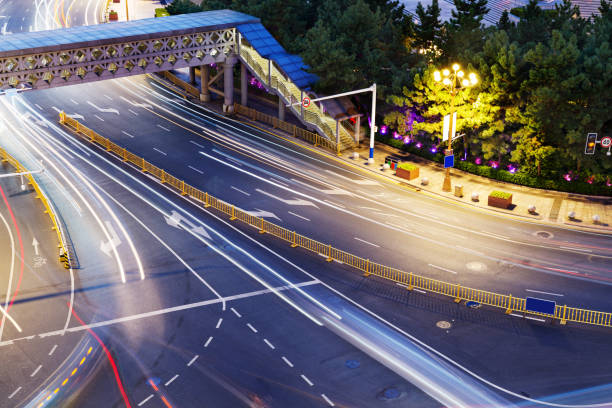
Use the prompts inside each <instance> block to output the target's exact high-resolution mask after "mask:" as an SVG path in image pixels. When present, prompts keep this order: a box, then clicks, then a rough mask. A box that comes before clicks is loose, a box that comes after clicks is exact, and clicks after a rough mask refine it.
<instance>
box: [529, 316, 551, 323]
mask: <svg viewBox="0 0 612 408" xmlns="http://www.w3.org/2000/svg"><path fill="white" fill-rule="evenodd" d="M525 319H529V320H535V321H537V322H545V321H546V320H544V319H540V318H537V317H531V316H525Z"/></svg>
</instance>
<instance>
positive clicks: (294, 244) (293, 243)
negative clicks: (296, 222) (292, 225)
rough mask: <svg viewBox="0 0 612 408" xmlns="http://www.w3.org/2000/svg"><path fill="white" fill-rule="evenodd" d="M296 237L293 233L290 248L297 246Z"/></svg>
mask: <svg viewBox="0 0 612 408" xmlns="http://www.w3.org/2000/svg"><path fill="white" fill-rule="evenodd" d="M296 235H297V233H296V232H295V231H293V242H292V243H291V248H295V247H297V246H298V244H297V240H296Z"/></svg>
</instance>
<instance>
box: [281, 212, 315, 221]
mask: <svg viewBox="0 0 612 408" xmlns="http://www.w3.org/2000/svg"><path fill="white" fill-rule="evenodd" d="M287 212H288V213H289V214H291V215H293V216H295V217H298V218H301V219H303V220H306V221H310V218H306V217H304V216H302V215H299V214H296V213H294V212H291V211H287Z"/></svg>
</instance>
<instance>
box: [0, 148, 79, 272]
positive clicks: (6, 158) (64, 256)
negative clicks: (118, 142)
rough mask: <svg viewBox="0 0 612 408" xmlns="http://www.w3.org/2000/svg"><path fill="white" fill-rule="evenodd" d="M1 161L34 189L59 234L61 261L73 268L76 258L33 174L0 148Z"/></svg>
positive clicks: (65, 265) (53, 228)
mask: <svg viewBox="0 0 612 408" xmlns="http://www.w3.org/2000/svg"><path fill="white" fill-rule="evenodd" d="M0 159H1V160H2V162H3V163H9V164H10V165H11V166H13V168H14V169H15V170H16V171H17V172H18V173H22V174H23V176H24V177H25V178H26V179H27V180H28V184H30V185H31V186H32V188H34V191H35V192H36V198H38V199H40V201H41V202H42V204H43V207H44V208H45V214H47V215H48V216H49V219H51V224H52V225H53V227H52V230H53V231H55V233H56V234H57V242H58V249H59V261H60V262H61V263H62V264H63V265H64V267H65V268H66V269H69V268H71V267H72V266H73V262H74V256H72V255H71V251H69V250H68V245H66V243H65V241H64V239H63V237H62V231H61V229H60V227H59V222H58V218H57V217H56V215H55V212H54V211H53V207H52V206H51V204H50V203H49V200H48V199H47V196H46V195H45V194H44V193H43V192H42V190H41V189H40V186H39V185H38V183H37V182H36V180H35V179H34V177H33V176H32V174H31V173H29V172H28V170H27V169H26V168H25V167H24V166H23V165H22V164H21V163H19V161H18V160H17V159H15V158H14V157H13V156H11V155H10V154H9V153H8V152H7V151H6V150H4V149H3V148H1V147H0Z"/></svg>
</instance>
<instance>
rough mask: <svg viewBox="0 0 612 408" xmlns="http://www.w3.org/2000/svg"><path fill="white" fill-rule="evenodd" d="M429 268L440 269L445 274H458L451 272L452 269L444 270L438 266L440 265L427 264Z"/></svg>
mask: <svg viewBox="0 0 612 408" xmlns="http://www.w3.org/2000/svg"><path fill="white" fill-rule="evenodd" d="M427 266H430V267H432V268H436V269H439V270H441V271H444V272H450V273H454V274H455V275H456V274H457V272H455V271H452V270H450V269H446V268H443V267H441V266H438V265H433V264H427Z"/></svg>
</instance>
